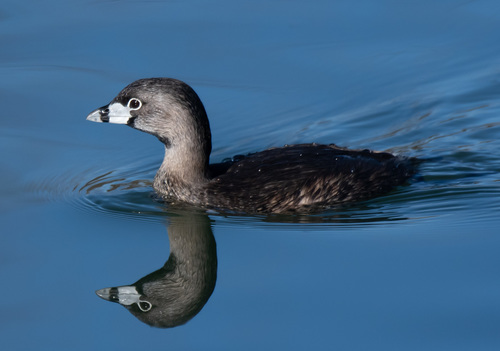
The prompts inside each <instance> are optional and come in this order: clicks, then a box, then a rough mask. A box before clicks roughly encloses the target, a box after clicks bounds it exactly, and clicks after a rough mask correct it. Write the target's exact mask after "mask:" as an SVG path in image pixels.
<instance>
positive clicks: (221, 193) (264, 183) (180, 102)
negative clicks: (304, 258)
mask: <svg viewBox="0 0 500 351" xmlns="http://www.w3.org/2000/svg"><path fill="white" fill-rule="evenodd" d="M87 119H89V120H91V121H95V122H110V123H120V124H127V125H129V126H131V127H133V128H136V129H138V130H142V131H144V132H147V133H150V134H152V135H154V136H156V137H157V138H158V139H159V140H160V141H161V142H162V143H163V144H164V145H165V158H164V160H163V163H162V165H161V167H160V169H159V170H158V172H157V174H156V176H155V180H154V183H153V187H154V189H155V191H156V192H157V193H158V194H160V195H161V196H162V197H164V198H165V199H166V200H168V201H174V202H175V201H181V202H186V203H191V204H194V205H198V206H202V207H206V208H215V209H220V210H230V211H237V212H246V213H257V212H265V213H283V212H308V211H314V210H319V209H324V208H327V207H331V206H334V205H336V204H340V203H345V202H352V201H360V200H366V199H369V198H372V197H375V196H379V195H382V194H385V193H387V192H389V191H390V190H392V189H393V188H394V187H395V186H398V185H402V184H404V183H405V182H406V181H407V180H408V179H409V178H410V177H411V176H412V175H413V174H414V173H415V172H416V167H415V165H414V160H413V159H410V158H406V157H400V156H394V155H392V154H390V153H386V152H374V151H370V150H349V149H346V148H342V147H338V146H336V145H334V144H330V145H322V144H297V145H285V146H284V147H277V148H270V149H267V150H264V151H261V152H256V153H252V154H249V155H246V156H239V157H236V158H234V159H232V160H231V161H228V162H223V163H219V164H212V165H211V164H209V157H210V152H211V133H210V126H209V122H208V118H207V115H206V112H205V109H204V107H203V104H202V103H201V100H200V99H199V97H198V95H197V94H196V93H195V92H194V90H193V89H192V88H191V87H189V86H188V85H187V84H185V83H183V82H181V81H179V80H175V79H170V78H150V79H141V80H139V81H136V82H134V83H132V84H130V85H129V86H128V87H126V88H125V89H123V90H122V91H121V92H120V93H119V94H118V96H117V97H116V98H115V99H114V100H113V101H111V103H110V104H109V105H107V106H104V107H102V108H100V109H97V110H95V111H94V112H92V113H91V114H90V115H89V116H88V117H87Z"/></svg>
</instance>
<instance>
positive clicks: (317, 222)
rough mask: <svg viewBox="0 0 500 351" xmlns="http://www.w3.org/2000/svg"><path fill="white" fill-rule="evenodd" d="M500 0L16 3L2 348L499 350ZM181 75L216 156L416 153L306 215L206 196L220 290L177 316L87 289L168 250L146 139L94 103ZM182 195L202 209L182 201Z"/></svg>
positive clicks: (8, 104) (123, 276) (5, 109)
mask: <svg viewBox="0 0 500 351" xmlns="http://www.w3.org/2000/svg"><path fill="white" fill-rule="evenodd" d="M499 10H500V5H499V4H498V3H496V2H494V1H474V2H458V1H443V2H439V4H436V3H435V2H431V1H428V2H421V1H420V2H412V3H401V2H393V1H388V0H386V1H382V2H377V3H373V2H370V1H359V2H356V3H352V2H335V3H334V4H332V3H331V2H329V1H317V2H314V3H311V2H305V1H291V2H278V1H273V2H268V1H253V2H248V3H247V2H230V1H217V2H205V1H193V2H189V3H188V2H169V1H151V2H135V1H77V2H71V3H68V2H63V1H55V0H53V1H48V2H34V1H28V2H24V3H19V2H13V1H6V2H5V1H4V2H3V4H2V5H1V6H0V33H1V43H2V46H1V47H2V49H1V50H0V75H1V77H2V80H1V82H0V101H1V106H2V108H1V112H0V123H1V124H0V145H1V149H2V155H3V156H2V158H1V161H0V163H1V170H2V172H1V180H2V181H1V182H0V193H1V194H2V196H1V198H0V211H1V212H0V219H1V223H2V235H1V236H0V238H1V239H0V240H1V243H0V272H1V273H0V274H1V278H2V282H3V285H2V289H1V290H2V292H1V293H0V301H1V302H0V316H1V318H0V323H1V328H0V335H1V338H0V339H1V340H2V341H1V343H0V344H1V345H2V348H5V349H13V350H27V349H36V350H40V349H50V350H54V349H75V350H79V349H81V350H88V349H104V348H111V349H119V348H120V349H138V348H154V349H159V348H169V349H187V350H191V349H192V350H201V349H210V350H234V349H242V350H254V349H256V348H259V349H270V350H271V349H289V350H302V349H305V348H308V349H309V348H310V349H319V350H330V349H339V350H366V349H370V350H402V349H403V350H422V349H426V350H443V349H454V350H497V349H498V348H499V347H500V336H499V335H500V333H499V332H500V304H499V302H498V301H499V300H498V296H499V293H500V284H499V283H498V277H499V268H498V267H500V265H499V264H500V258H499V255H498V251H499V249H500V239H499V238H500V237H499V235H498V227H499V224H500V220H499V216H498V214H499V209H500V196H499V195H500V186H499V184H500V183H499V176H498V174H499V171H500V158H499V156H498V152H497V150H498V149H499V146H500V145H499V144H500V142H499V137H498V136H499V132H500V122H499V118H498V116H499V113H500V105H499V103H498V101H497V99H498V96H500V70H499V68H498V67H499V66H498V57H499V54H500V49H499V47H498V34H497V33H499V32H500V31H499V30H500V28H499V27H500V24H499V23H500V21H499V13H500V11H499ZM151 76H169V77H175V78H179V79H182V80H184V81H186V82H188V83H189V84H191V85H192V86H193V87H194V88H195V90H196V91H197V92H198V93H199V95H200V97H201V99H202V100H203V102H204V104H205V107H206V109H207V111H208V114H209V118H210V122H211V126H212V134H213V146H214V147H213V149H214V150H213V153H212V160H213V161H220V160H222V159H224V158H226V157H230V156H232V155H234V154H241V153H246V152H252V151H257V150H260V149H263V148H266V147H269V146H277V145H282V144H286V143H288V144H291V143H300V142H312V141H315V142H322V143H330V142H335V143H337V144H339V145H342V146H349V147H352V148H371V149H376V150H388V151H392V152H396V153H401V154H405V155H409V156H415V157H419V158H421V159H424V160H425V162H424V163H423V164H422V167H421V172H420V178H419V179H417V180H416V181H415V182H413V183H412V184H411V185H409V186H406V187H402V188H400V189H398V190H397V191H395V192H393V193H391V194H389V195H388V196H384V197H380V198H377V199H373V200H370V201H367V202H364V203H360V204H352V205H349V206H344V207H342V208H337V209H335V210H330V211H326V212H324V213H319V214H314V215H307V216H306V215H297V216H266V215H259V216H228V215H222V214H217V213H209V214H208V217H209V219H210V221H211V230H212V231H213V233H214V237H215V240H216V242H217V259H218V271H217V283H216V287H215V290H214V292H213V294H212V296H211V297H210V299H209V300H208V302H207V303H206V305H205V306H204V308H203V309H202V310H201V312H200V313H199V314H198V315H196V316H195V317H194V318H193V319H192V320H190V321H189V322H188V323H186V324H185V325H182V326H178V327H175V328H172V329H155V328H151V327H149V326H147V325H146V324H143V323H141V322H140V321H138V320H137V319H136V318H134V317H133V316H132V315H131V314H130V313H128V312H127V311H126V310H125V309H124V308H123V307H121V306H119V305H117V304H111V303H108V302H105V301H102V300H101V299H99V298H98V297H97V296H96V295H95V294H94V291H95V290H97V289H101V288H104V287H108V286H118V285H127V284H130V283H133V282H135V281H136V280H138V279H139V278H141V277H143V276H145V275H147V274H149V273H151V272H153V271H155V270H157V269H158V268H160V267H161V266H162V265H163V264H164V263H165V261H166V260H167V258H168V256H169V241H168V236H167V232H166V228H167V226H168V225H169V223H171V222H172V219H173V218H174V217H175V216H176V215H177V214H178V211H179V209H177V208H173V207H172V206H165V205H163V204H162V203H160V202H158V201H157V200H156V199H155V197H154V193H153V191H152V189H151V181H152V178H153V176H154V174H155V171H156V169H157V167H158V166H159V163H160V162H161V160H162V145H161V144H160V143H159V142H158V141H157V140H155V138H153V137H151V136H149V135H145V134H142V133H140V132H137V131H135V130H133V129H130V128H127V127H124V126H116V125H98V124H94V123H89V122H86V121H85V116H86V115H87V114H88V113H89V112H90V111H91V110H93V109H94V108H96V107H98V106H102V105H104V104H105V103H107V102H109V100H111V99H112V98H113V97H114V96H115V95H116V93H117V92H118V91H119V90H121V89H122V88H123V87H124V86H125V85H126V84H128V83H130V82H131V81H133V80H135V79H138V78H142V77H151ZM183 211H187V213H188V215H189V213H192V211H194V210H193V209H184V210H183Z"/></svg>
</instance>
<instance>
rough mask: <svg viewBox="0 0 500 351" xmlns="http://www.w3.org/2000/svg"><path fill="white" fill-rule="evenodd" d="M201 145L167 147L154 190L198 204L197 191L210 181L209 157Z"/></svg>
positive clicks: (155, 180)
mask: <svg viewBox="0 0 500 351" xmlns="http://www.w3.org/2000/svg"><path fill="white" fill-rule="evenodd" d="M197 148H199V145H189V144H187V143H185V144H183V145H171V146H165V156H164V159H163V162H162V164H161V166H160V169H159V170H158V172H157V173H156V176H155V179H154V184H153V186H154V188H155V189H156V190H157V191H158V192H159V193H161V194H162V195H166V196H169V197H173V198H175V199H179V200H182V201H187V202H196V194H197V191H198V190H199V189H200V188H201V187H203V186H204V185H205V184H206V183H207V182H208V181H209V179H210V176H209V165H208V156H207V155H205V154H204V152H203V150H198V149H197Z"/></svg>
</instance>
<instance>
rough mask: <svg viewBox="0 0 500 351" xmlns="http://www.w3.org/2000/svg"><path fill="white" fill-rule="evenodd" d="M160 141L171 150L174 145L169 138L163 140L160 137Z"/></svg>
mask: <svg viewBox="0 0 500 351" xmlns="http://www.w3.org/2000/svg"><path fill="white" fill-rule="evenodd" d="M158 140H159V141H161V142H162V143H163V144H164V145H165V147H166V148H170V146H172V144H171V143H170V140H169V139H168V138H162V137H158Z"/></svg>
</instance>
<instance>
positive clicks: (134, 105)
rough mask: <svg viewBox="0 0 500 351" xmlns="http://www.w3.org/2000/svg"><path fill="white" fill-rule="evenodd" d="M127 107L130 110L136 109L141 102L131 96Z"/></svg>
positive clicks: (140, 105)
mask: <svg viewBox="0 0 500 351" xmlns="http://www.w3.org/2000/svg"><path fill="white" fill-rule="evenodd" d="M127 107H128V108H129V109H130V111H133V110H138V109H140V108H141V107H142V102H141V100H139V99H136V98H132V99H130V100H129V101H128V104H127Z"/></svg>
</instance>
